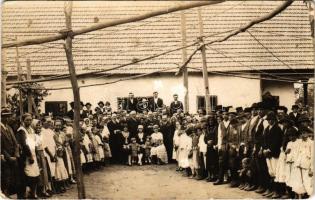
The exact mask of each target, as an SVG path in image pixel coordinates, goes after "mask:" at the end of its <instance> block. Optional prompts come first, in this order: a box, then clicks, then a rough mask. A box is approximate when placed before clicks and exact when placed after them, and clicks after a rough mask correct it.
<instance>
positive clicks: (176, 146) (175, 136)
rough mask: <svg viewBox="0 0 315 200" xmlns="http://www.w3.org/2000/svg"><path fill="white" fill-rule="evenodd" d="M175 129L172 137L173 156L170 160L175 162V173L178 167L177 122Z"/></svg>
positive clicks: (178, 129)
mask: <svg viewBox="0 0 315 200" xmlns="http://www.w3.org/2000/svg"><path fill="white" fill-rule="evenodd" d="M175 125H176V129H175V132H174V137H173V154H172V158H173V159H174V160H176V161H177V168H176V171H178V170H179V165H178V152H179V148H178V147H179V136H180V134H179V133H180V123H179V122H178V121H177V122H176V124H175Z"/></svg>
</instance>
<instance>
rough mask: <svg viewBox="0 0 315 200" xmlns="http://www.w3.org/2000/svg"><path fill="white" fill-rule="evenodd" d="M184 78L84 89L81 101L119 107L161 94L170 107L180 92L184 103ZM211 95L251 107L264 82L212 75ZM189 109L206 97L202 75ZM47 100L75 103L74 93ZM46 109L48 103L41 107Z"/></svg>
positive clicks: (194, 78) (192, 83)
mask: <svg viewBox="0 0 315 200" xmlns="http://www.w3.org/2000/svg"><path fill="white" fill-rule="evenodd" d="M118 78H121V77H117V76H116V77H115V78H104V77H103V78H84V79H82V80H80V81H79V85H89V84H96V83H103V82H111V81H114V80H117V79H118ZM182 83H183V81H182V77H181V76H174V74H164V75H160V76H151V77H145V78H140V79H134V80H127V81H122V82H117V83H114V84H109V85H101V86H93V87H85V88H81V89H80V94H81V100H82V101H83V102H84V103H86V102H90V103H92V105H93V107H94V106H96V105H97V102H98V101H100V100H102V101H109V102H110V103H111V105H112V108H113V109H114V110H115V109H116V108H117V97H126V96H128V93H129V92H133V93H134V95H135V96H151V95H152V93H153V91H158V92H159V96H160V97H161V98H163V100H164V103H165V104H166V105H170V103H171V101H172V100H173V96H172V95H173V94H174V93H177V94H178V95H179V99H180V100H182V101H183V98H184V92H185V89H184V87H183V86H182ZM44 85H45V86H46V87H47V88H51V87H64V86H70V80H58V81H50V82H46V83H44ZM209 86H210V95H217V96H218V104H220V105H224V106H229V105H232V106H244V107H245V106H250V105H251V104H252V103H253V102H257V101H260V96H261V91H260V81H259V80H256V79H243V78H237V77H227V76H218V75H212V76H211V75H210V76H209ZM188 87H189V89H188V90H189V109H190V112H196V110H197V96H199V95H204V88H203V79H202V75H201V74H199V75H197V74H195V75H189V86H188ZM49 93H50V95H49V96H47V97H46V98H45V101H68V102H71V101H72V98H73V96H72V90H70V89H65V90H51V91H50V92H49ZM41 110H42V111H44V110H45V103H44V102H43V103H42V105H41Z"/></svg>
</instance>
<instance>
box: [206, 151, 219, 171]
mask: <svg viewBox="0 0 315 200" xmlns="http://www.w3.org/2000/svg"><path fill="white" fill-rule="evenodd" d="M218 159H219V157H218V151H217V150H216V149H214V148H213V146H211V147H208V148H207V153H206V168H207V169H208V170H209V169H210V168H211V169H212V168H213V167H215V166H217V165H218Z"/></svg>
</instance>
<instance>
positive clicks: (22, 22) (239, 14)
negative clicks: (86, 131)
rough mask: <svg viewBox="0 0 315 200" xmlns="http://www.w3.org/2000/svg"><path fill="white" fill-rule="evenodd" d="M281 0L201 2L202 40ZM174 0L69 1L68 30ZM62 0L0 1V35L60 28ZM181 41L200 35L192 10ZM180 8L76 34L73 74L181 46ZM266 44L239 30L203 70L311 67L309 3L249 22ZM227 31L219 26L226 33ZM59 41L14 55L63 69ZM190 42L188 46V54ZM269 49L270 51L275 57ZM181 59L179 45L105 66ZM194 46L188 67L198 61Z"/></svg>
mask: <svg viewBox="0 0 315 200" xmlns="http://www.w3.org/2000/svg"><path fill="white" fill-rule="evenodd" d="M281 3H282V1H227V2H224V3H220V4H216V5H211V6H204V7H202V15H203V20H204V35H206V36H207V35H213V34H216V33H221V34H216V35H213V36H210V37H207V38H206V39H205V40H206V42H207V41H211V40H213V39H216V38H219V37H223V36H224V35H226V34H227V33H226V31H229V30H231V29H237V28H238V27H240V26H241V25H243V24H245V23H248V22H249V21H251V20H253V19H254V18H256V17H259V16H263V15H265V14H267V13H269V12H270V11H271V10H273V9H275V8H276V7H277V6H278V5H280V4H281ZM175 4H176V2H149V3H144V2H134V1H128V2H110V1H107V2H106V1H105V2H101V1H97V2H91V1H86V2H74V3H73V12H72V15H73V19H72V23H73V29H77V28H81V27H86V26H90V25H92V24H95V23H96V22H98V21H102V22H103V21H110V20H115V19H122V18H126V17H131V16H137V15H139V14H144V13H147V12H149V11H154V10H157V9H161V8H166V7H170V6H174V5H175ZM63 5H64V4H63V2H60V1H53V2H52V1H46V2H44V3H43V2H37V1H34V2H21V1H18V2H5V3H4V4H3V7H2V41H3V43H6V42H8V41H10V40H12V39H14V37H15V36H17V37H18V39H29V38H36V37H39V36H48V35H54V34H56V33H57V32H58V31H59V30H61V29H64V28H65V17H64V13H63ZM185 14H186V18H187V44H190V43H192V42H194V41H196V38H197V37H198V36H199V25H198V14H197V9H190V10H186V11H185ZM180 24H181V23H180V12H175V13H171V14H167V15H163V16H158V17H153V18H150V19H147V20H143V21H140V22H134V23H129V24H124V25H120V26H116V27H111V28H107V29H103V30H99V31H95V32H91V33H88V34H84V35H80V36H77V37H75V39H74V44H73V51H74V62H75V66H76V69H77V73H84V72H90V71H97V70H102V69H106V68H111V67H115V66H118V65H121V64H125V63H129V62H132V61H133V60H136V59H142V58H144V57H147V56H151V55H154V54H158V53H162V52H164V51H167V50H171V49H174V48H177V47H180V46H181V32H180ZM249 31H250V33H251V34H252V35H254V36H255V37H256V38H257V39H258V40H259V41H260V42H261V43H262V44H263V45H264V46H265V47H266V48H268V49H269V51H270V52H272V53H270V52H268V50H266V49H265V48H264V47H263V46H262V45H261V44H259V43H258V42H257V41H256V40H255V39H254V38H253V37H252V36H250V34H249V33H248V32H244V33H241V34H239V35H237V36H234V37H232V38H230V39H229V40H227V41H224V42H222V43H217V44H214V45H212V46H211V48H208V49H207V63H208V69H209V71H211V70H213V71H242V70H253V69H255V70H257V69H259V70H268V69H289V68H290V67H291V68H294V69H313V68H314V56H313V55H314V54H313V51H314V49H313V47H312V40H311V36H310V34H311V33H310V24H309V18H308V9H307V7H306V6H305V4H304V3H303V1H295V2H294V3H293V4H292V5H291V6H290V7H289V8H287V9H286V10H285V11H283V12H282V13H281V14H280V15H278V16H276V17H275V18H273V19H271V20H269V21H266V22H263V23H260V24H258V25H255V26H254V27H252V28H250V29H249ZM224 32H225V33H224ZM62 43H63V41H57V42H52V43H48V44H42V45H33V46H26V47H19V52H20V62H21V65H22V67H23V70H25V69H26V59H27V58H29V59H30V60H31V66H32V74H34V75H51V74H65V73H68V70H67V62H66V57H65V52H64V50H63V46H62ZM194 49H195V47H190V48H188V50H187V53H188V55H190V53H191V52H192V51H193V50H194ZM5 53H6V56H5V58H6V62H5V65H6V67H7V69H8V71H9V74H11V75H13V74H16V62H15V57H16V50H15V48H9V49H6V50H5ZM272 54H274V55H276V56H277V57H278V58H279V59H280V60H281V61H283V62H284V63H286V64H287V65H289V67H288V66H286V65H285V64H283V62H280V61H279V60H278V59H277V58H275V57H274V56H273V55H272ZM181 63H182V51H181V50H180V51H176V52H173V53H170V54H167V55H164V56H161V57H157V58H155V59H152V60H147V61H144V62H141V63H138V64H134V65H130V66H127V67H124V68H122V69H119V70H114V71H111V72H109V73H145V72H150V71H156V70H159V69H165V68H169V67H174V66H176V65H180V64H181ZM201 65H202V62H201V55H200V53H198V54H197V55H196V56H195V57H194V58H193V59H192V61H191V63H190V64H189V66H191V67H201Z"/></svg>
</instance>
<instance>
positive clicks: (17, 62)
mask: <svg viewBox="0 0 315 200" xmlns="http://www.w3.org/2000/svg"><path fill="white" fill-rule="evenodd" d="M15 40H16V41H17V37H15ZM15 51H16V58H15V61H16V67H17V75H18V78H17V79H18V81H21V80H22V67H21V65H20V60H19V57H20V55H19V49H18V47H15ZM19 107H20V121H22V115H23V96H22V91H21V90H20V89H19Z"/></svg>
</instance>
